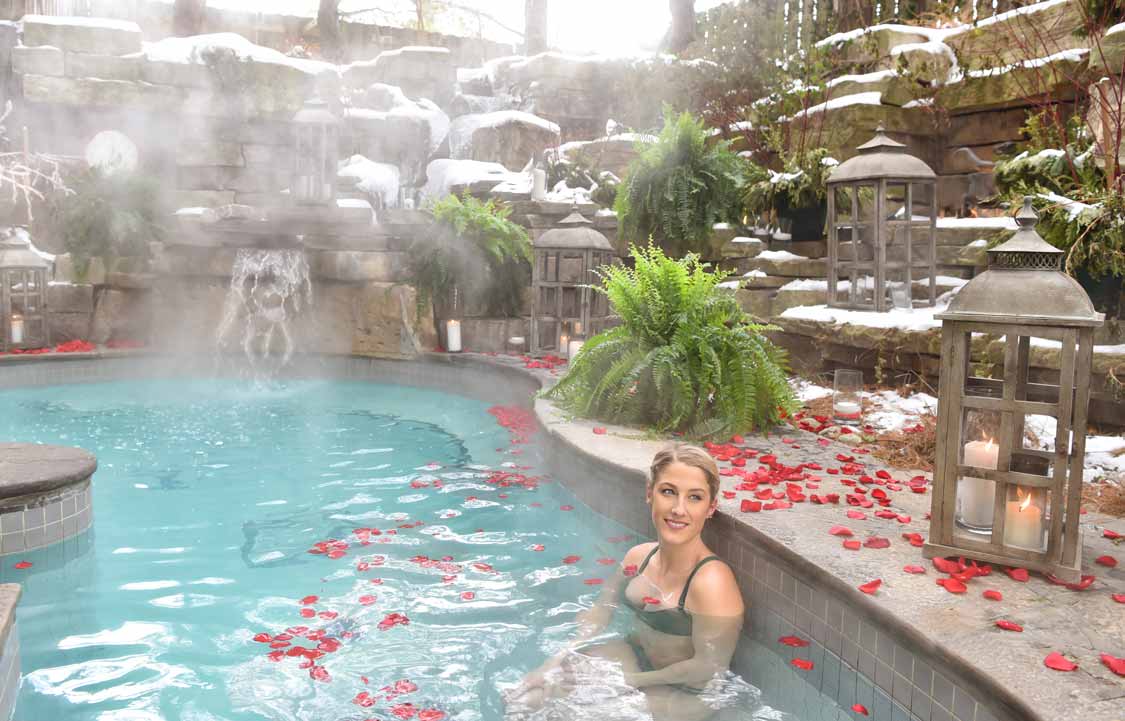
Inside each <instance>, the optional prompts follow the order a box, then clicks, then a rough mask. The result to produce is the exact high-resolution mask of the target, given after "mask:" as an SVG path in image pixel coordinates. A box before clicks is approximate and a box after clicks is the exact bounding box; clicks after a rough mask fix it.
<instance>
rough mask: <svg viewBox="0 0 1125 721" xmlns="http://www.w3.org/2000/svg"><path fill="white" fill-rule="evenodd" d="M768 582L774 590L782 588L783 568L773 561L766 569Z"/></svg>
mask: <svg viewBox="0 0 1125 721" xmlns="http://www.w3.org/2000/svg"><path fill="white" fill-rule="evenodd" d="M766 584H767V585H768V586H769V587H770V588H772V589H774V590H778V591H779V590H781V569H780V568H778V567H777V566H775V565H774V564H772V563H771V564H769V566H768V567H767V569H766Z"/></svg>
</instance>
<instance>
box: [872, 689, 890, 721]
mask: <svg viewBox="0 0 1125 721" xmlns="http://www.w3.org/2000/svg"><path fill="white" fill-rule="evenodd" d="M892 708H893V706H892V704H891V699H890V697H889V696H887V695H886V694H885V693H883V692H881V691H880V690H879V689H878V688H876V689H875V705H874V707H869V710H870V711H871V716H870V719H871V721H892Z"/></svg>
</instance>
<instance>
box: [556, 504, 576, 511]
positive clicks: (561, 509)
mask: <svg viewBox="0 0 1125 721" xmlns="http://www.w3.org/2000/svg"><path fill="white" fill-rule="evenodd" d="M559 510H560V511H573V510H574V506H571V505H566V506H559Z"/></svg>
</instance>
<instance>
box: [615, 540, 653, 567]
mask: <svg viewBox="0 0 1125 721" xmlns="http://www.w3.org/2000/svg"><path fill="white" fill-rule="evenodd" d="M656 546H657V544H656V542H655V541H651V542H648V543H638V544H637V545H635V546H633V547H632V548H630V549H629V550H628V551H627V552H626V553H625V558H623V559H621V565H623V566H639V565H641V563H642V562H643V561H644V560H645V556H647V555H648V554H649V553H651V552H652V549H654V548H656Z"/></svg>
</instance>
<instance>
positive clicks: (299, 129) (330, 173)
mask: <svg viewBox="0 0 1125 721" xmlns="http://www.w3.org/2000/svg"><path fill="white" fill-rule="evenodd" d="M293 132H294V139H295V141H296V145H295V147H294V158H293V178H292V180H291V182H290V184H289V193H290V195H291V199H292V201H293V202H294V203H295V204H297V205H328V206H331V205H334V204H335V202H336V173H337V170H338V165H339V157H338V156H339V152H340V150H339V142H340V141H339V136H340V120H339V118H337V117H336V116H335V115H333V114H332V112H331V111H330V110H329V109H328V104H327V103H325V102H324V101H323V100H319V99H317V98H313V99H311V100H307V101H305V105H304V107H303V108H301V109H300V110H298V111H297V114H296V115H294V116H293Z"/></svg>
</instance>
